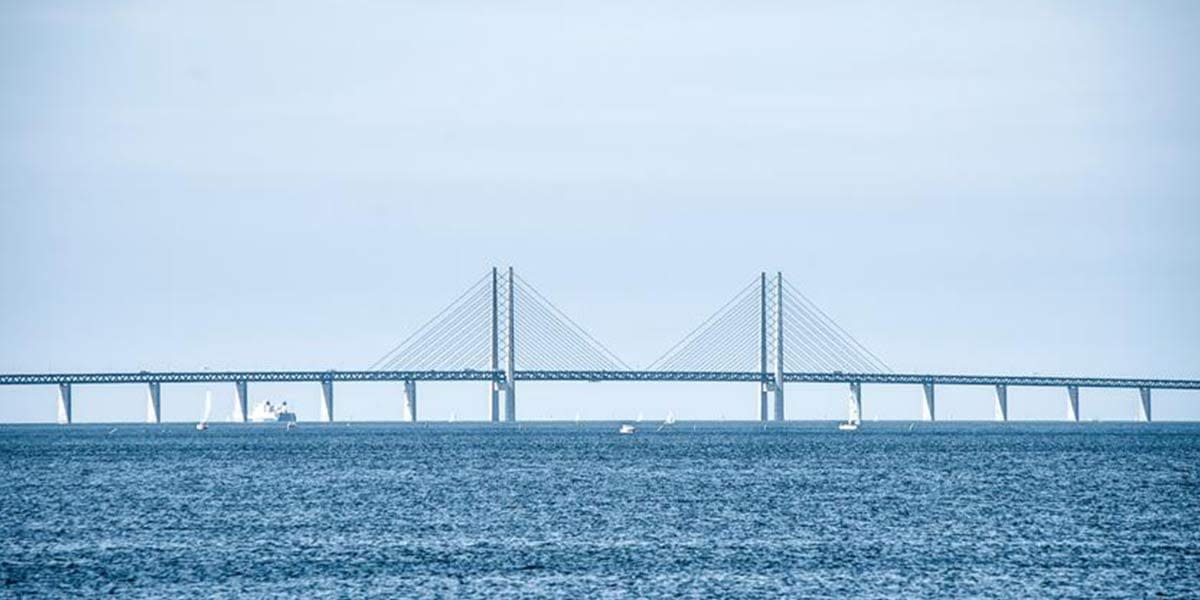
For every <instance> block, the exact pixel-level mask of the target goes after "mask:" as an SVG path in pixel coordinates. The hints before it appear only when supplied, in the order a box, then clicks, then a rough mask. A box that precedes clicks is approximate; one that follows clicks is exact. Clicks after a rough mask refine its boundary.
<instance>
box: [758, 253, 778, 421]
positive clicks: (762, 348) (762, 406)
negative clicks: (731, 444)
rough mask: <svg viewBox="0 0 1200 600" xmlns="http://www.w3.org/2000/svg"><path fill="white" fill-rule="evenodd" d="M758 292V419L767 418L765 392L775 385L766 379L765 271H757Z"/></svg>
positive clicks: (763, 419)
mask: <svg viewBox="0 0 1200 600" xmlns="http://www.w3.org/2000/svg"><path fill="white" fill-rule="evenodd" d="M758 284H759V287H758V289H759V294H758V300H759V301H758V340H759V344H758V365H759V372H760V373H761V374H762V380H761V381H760V382H759V390H758V394H759V395H758V420H759V421H766V420H767V414H768V413H767V394H768V393H769V392H770V391H771V390H772V389H773V388H774V387H775V386H774V385H773V383H774V382H772V381H771V380H769V379H767V377H768V373H769V371H767V272H766V271H763V272H762V273H759V281H758Z"/></svg>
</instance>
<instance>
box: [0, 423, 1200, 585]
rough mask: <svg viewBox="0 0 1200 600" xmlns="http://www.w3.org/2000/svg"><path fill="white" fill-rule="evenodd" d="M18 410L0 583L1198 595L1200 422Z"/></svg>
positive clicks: (2, 485)
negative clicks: (630, 426)
mask: <svg viewBox="0 0 1200 600" xmlns="http://www.w3.org/2000/svg"><path fill="white" fill-rule="evenodd" d="M656 428H657V425H651V424H642V428H641V429H640V430H639V432H638V433H637V434H635V435H632V436H622V435H618V434H617V433H616V430H617V424H616V423H585V424H583V425H575V424H534V423H523V424H504V425H495V426H492V425H483V424H462V423H459V424H415V425H414V424H357V423H356V424H349V425H347V424H333V425H317V424H310V423H301V424H300V426H299V427H298V428H297V429H295V430H292V431H288V430H286V429H284V428H283V427H282V426H279V425H274V424H272V425H258V426H245V425H232V424H215V425H213V426H212V429H210V430H209V431H208V432H204V433H202V432H198V431H196V430H195V429H194V428H193V427H192V425H189V424H180V425H163V426H147V425H128V424H116V425H76V426H71V427H59V426H20V425H9V426H0V596H21V597H24V596H34V597H54V596H59V597H76V596H81V595H97V594H112V595H115V596H118V597H125V598H140V597H147V598H149V597H157V598H179V597H188V596H197V597H234V596H237V597H263V596H266V597H270V596H281V597H283V596H301V597H322V596H331V597H363V596H378V597H423V596H427V597H478V598H497V597H505V596H509V597H528V596H552V597H565V598H579V597H639V598H653V597H679V596H705V597H713V596H726V597H728V596H735V597H769V596H790V597H813V596H818V597H890V598H895V597H1011V598H1030V597H1045V598H1049V597H1054V598H1058V597H1080V598H1093V597H1143V596H1150V597H1155V596H1167V597H1189V596H1190V597H1196V596H1197V595H1200V425H1194V424H1151V425H1140V424H1124V425H1115V424H1113V425H1110V424H1086V423H1085V424H1016V423H1010V424H984V423H978V424H971V423H937V424H925V423H922V424H915V425H910V424H908V423H887V424H884V423H867V424H865V425H864V427H863V430H862V431H859V432H857V433H844V432H839V431H837V430H836V429H835V427H834V425H833V424H832V423H788V424H786V425H784V426H779V425H771V426H768V427H766V428H765V429H764V427H763V426H762V425H761V424H751V423H737V424H735V423H699V424H692V423H683V422H681V423H678V424H676V425H675V426H674V427H670V428H666V429H664V430H662V431H655V429H656Z"/></svg>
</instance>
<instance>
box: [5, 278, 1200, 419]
mask: <svg viewBox="0 0 1200 600" xmlns="http://www.w3.org/2000/svg"><path fill="white" fill-rule="evenodd" d="M339 381H343V382H345V381H355V382H372V381H375V382H387V381H391V382H402V383H403V395H404V400H403V406H404V419H405V420H409V421H416V420H417V383H418V382H436V381H479V382H486V383H487V384H488V387H489V390H488V395H487V402H488V415H489V419H490V420H491V421H501V420H504V421H515V420H516V416H517V383H518V382H520V381H531V382H532V381H594V382H598V381H642V382H655V381H658V382H665V381H675V382H744V383H753V384H756V386H757V397H756V400H757V408H758V415H759V419H761V420H762V421H767V420H769V419H770V418H771V417H772V416H773V418H774V419H775V420H780V421H781V420H783V419H784V414H785V402H784V389H785V384H786V383H842V384H847V385H848V386H849V396H848V412H849V415H850V419H851V420H858V419H859V418H860V416H861V415H862V386H863V385H864V384H912V385H920V386H922V389H923V391H924V394H923V402H922V415H923V417H924V418H925V419H926V420H929V421H933V420H935V419H936V414H937V413H936V403H935V394H934V392H935V389H936V388H935V386H938V385H976V386H979V385H983V386H993V387H994V391H995V411H996V418H997V419H998V420H1002V421H1007V420H1008V388H1009V387H1010V386H1014V387H1022V386H1035V387H1046V386H1054V387H1062V388H1064V389H1066V391H1067V395H1066V400H1067V403H1066V409H1067V410H1066V417H1067V419H1068V420H1074V421H1078V420H1079V390H1080V389H1081V388H1127V389H1131V390H1137V392H1138V400H1139V402H1138V411H1137V418H1138V420H1141V421H1150V420H1151V392H1152V390H1155V389H1189V390H1196V389H1200V380H1193V379H1154V378H1144V379H1141V378H1104V377H1042V376H1023V375H1014V376H1006V375H961V374H960V375H947V374H918V373H895V372H893V371H892V369H890V368H889V367H888V365H887V364H886V363H885V362H884V361H883V360H882V359H880V358H879V357H878V356H877V355H875V354H874V353H873V352H871V351H870V350H868V349H867V347H866V346H864V345H863V344H862V343H860V342H859V341H858V340H857V339H855V338H854V337H853V336H851V335H850V334H849V333H847V332H846V331H845V330H844V329H843V328H842V327H841V326H839V325H838V324H837V323H836V322H835V321H834V320H833V319H832V318H830V317H829V316H828V315H827V314H826V313H825V312H824V311H822V310H821V309H820V308H819V307H818V306H817V305H816V304H815V303H813V302H812V301H811V300H810V299H809V298H808V297H807V296H805V295H804V294H803V293H802V292H801V291H800V290H799V289H797V288H796V287H794V286H793V285H792V284H791V283H790V282H788V281H787V280H785V279H784V277H783V274H782V273H776V274H774V275H773V276H768V275H767V274H766V273H761V274H759V276H757V277H755V278H754V279H753V280H752V281H750V282H748V283H747V284H746V285H745V287H743V288H742V289H741V290H740V291H738V292H737V293H736V294H734V295H733V297H732V298H730V299H729V300H728V301H727V302H725V303H724V304H723V305H721V306H720V307H719V308H718V309H717V310H716V311H715V312H714V313H712V315H711V316H710V317H709V318H707V319H705V320H704V321H703V322H701V323H700V324H699V325H697V326H696V327H695V328H694V329H693V330H691V331H690V332H688V333H687V334H686V335H684V336H683V337H682V338H681V339H679V340H678V342H676V343H675V344H674V345H672V346H670V347H668V348H667V349H666V350H665V351H664V352H663V353H662V354H661V355H660V356H659V357H658V358H656V359H655V360H654V361H653V362H651V363H650V365H649V366H647V367H645V368H642V369H635V368H633V367H631V366H630V365H629V364H627V363H626V362H625V361H623V360H622V359H621V358H620V357H618V356H617V354H616V353H614V352H612V351H611V350H609V348H608V347H606V346H605V345H604V344H602V343H601V342H600V341H599V340H597V339H596V338H595V337H594V336H593V335H591V334H590V333H589V332H588V331H587V330H586V329H584V328H583V327H582V326H580V325H579V324H578V323H577V322H576V321H575V320H573V319H572V318H571V317H569V316H568V315H567V314H566V313H565V312H563V311H562V310H560V309H559V308H558V307H557V306H555V305H554V304H553V303H552V302H551V301H550V300H549V299H548V298H547V297H546V296H545V295H543V294H542V293H541V292H539V291H538V290H537V289H535V288H534V287H533V286H532V285H531V284H530V283H529V282H527V281H525V280H524V279H523V278H522V277H520V276H519V275H517V274H516V273H514V271H513V270H512V269H511V268H509V269H508V270H507V271H506V272H505V273H501V272H500V271H499V270H498V269H495V268H493V269H492V270H491V271H490V272H488V273H487V274H485V275H484V276H483V277H481V278H480V279H479V280H477V281H475V282H474V283H473V284H471V285H470V286H468V287H467V289H466V291H464V292H463V293H462V294H461V295H459V296H458V298H456V299H455V300H454V301H453V302H451V303H450V304H449V305H447V306H446V307H445V308H444V309H443V310H442V311H441V312H439V313H438V314H436V315H435V316H434V317H433V318H432V319H430V320H429V321H427V322H426V323H425V324H424V325H422V326H421V327H420V328H418V329H417V330H416V331H415V332H413V333H412V334H411V335H410V336H409V337H407V338H405V339H404V340H403V341H401V342H400V343H399V344H397V345H396V346H395V347H394V348H392V349H391V350H389V351H388V352H387V353H385V354H384V355H383V356H382V357H381V358H380V359H379V360H377V361H376V362H375V364H373V365H371V366H370V367H369V368H367V369H364V370H357V371H344V370H342V371H334V370H329V371H216V372H213V371H183V372H176V371H172V372H148V371H139V372H124V373H33V374H0V385H57V386H58V420H59V422H61V423H71V422H72V403H73V386H75V385H86V384H120V383H124V384H130V383H136V384H145V385H146V386H147V404H146V420H147V421H148V422H151V423H157V422H159V421H160V420H161V399H162V394H161V391H162V385H163V384H171V383H232V384H233V385H234V391H235V398H236V406H237V408H236V415H235V417H236V419H235V420H241V421H245V420H246V419H247V416H248V410H247V409H248V402H249V393H248V391H249V388H248V385H249V383H252V382H253V383H271V382H315V383H319V384H320V386H321V419H322V420H324V421H333V420H334V394H333V392H334V383H335V382H339ZM501 398H503V406H502V405H501ZM771 400H773V402H771ZM502 408H503V410H502Z"/></svg>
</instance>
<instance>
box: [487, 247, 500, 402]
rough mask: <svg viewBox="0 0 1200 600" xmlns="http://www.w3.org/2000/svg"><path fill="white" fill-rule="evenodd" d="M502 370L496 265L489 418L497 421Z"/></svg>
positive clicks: (493, 287) (494, 272) (498, 280)
mask: <svg viewBox="0 0 1200 600" xmlns="http://www.w3.org/2000/svg"><path fill="white" fill-rule="evenodd" d="M499 371H500V277H499V274H498V273H497V272H496V267H492V382H491V384H490V388H491V389H490V390H489V391H490V392H491V402H490V403H489V404H488V419H489V420H490V421H491V422H493V423H496V422H498V421H500V388H501V385H500V380H499V379H497V378H496V373H498V372H499Z"/></svg>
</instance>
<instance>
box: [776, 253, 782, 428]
mask: <svg viewBox="0 0 1200 600" xmlns="http://www.w3.org/2000/svg"><path fill="white" fill-rule="evenodd" d="M775 420H776V421H782V420H783V273H781V272H776V273H775Z"/></svg>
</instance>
